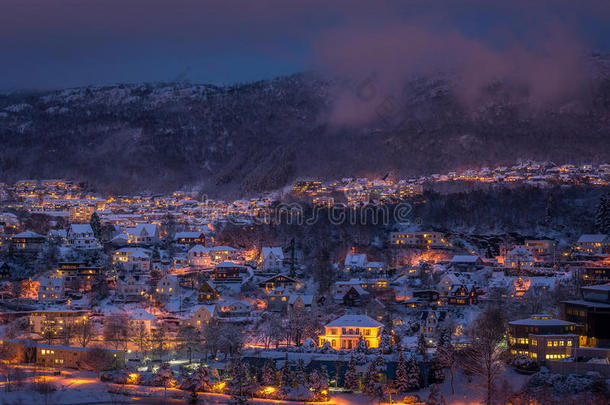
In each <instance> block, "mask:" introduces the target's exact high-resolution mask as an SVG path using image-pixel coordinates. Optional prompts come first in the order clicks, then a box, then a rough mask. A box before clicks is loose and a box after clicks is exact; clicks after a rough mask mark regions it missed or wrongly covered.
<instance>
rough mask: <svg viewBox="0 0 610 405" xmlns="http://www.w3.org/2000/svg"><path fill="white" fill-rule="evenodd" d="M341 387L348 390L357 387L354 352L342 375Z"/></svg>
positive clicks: (353, 389)
mask: <svg viewBox="0 0 610 405" xmlns="http://www.w3.org/2000/svg"><path fill="white" fill-rule="evenodd" d="M343 388H345V389H346V390H348V391H355V390H357V389H358V374H357V373H356V360H354V354H353V353H352V356H351V357H350V359H349V363H348V365H347V370H346V371H345V375H344V376H343Z"/></svg>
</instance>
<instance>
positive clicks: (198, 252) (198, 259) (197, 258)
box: [188, 245, 212, 267]
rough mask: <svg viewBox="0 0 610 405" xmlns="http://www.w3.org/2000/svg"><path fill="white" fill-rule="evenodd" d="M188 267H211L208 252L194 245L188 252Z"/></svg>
mask: <svg viewBox="0 0 610 405" xmlns="http://www.w3.org/2000/svg"><path fill="white" fill-rule="evenodd" d="M188 261H189V266H192V267H207V266H211V261H212V259H211V257H210V250H209V249H208V248H206V247H203V246H201V245H195V246H193V247H192V248H190V249H189V251H188Z"/></svg>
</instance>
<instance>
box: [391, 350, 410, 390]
mask: <svg viewBox="0 0 610 405" xmlns="http://www.w3.org/2000/svg"><path fill="white" fill-rule="evenodd" d="M394 386H395V388H396V389H397V390H398V392H407V391H408V390H409V383H408V378H407V362H406V361H405V356H404V354H403V352H402V349H399V351H398V365H397V367H396V379H395V380H394Z"/></svg>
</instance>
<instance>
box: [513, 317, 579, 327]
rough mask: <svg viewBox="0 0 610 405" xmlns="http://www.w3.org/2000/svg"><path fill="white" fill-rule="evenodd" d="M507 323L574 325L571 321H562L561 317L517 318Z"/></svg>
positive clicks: (522, 324)
mask: <svg viewBox="0 0 610 405" xmlns="http://www.w3.org/2000/svg"><path fill="white" fill-rule="evenodd" d="M508 324H509V325H519V326H570V325H575V324H574V323H573V322H568V321H562V320H561V319H537V318H536V319H534V318H527V319H519V320H516V321H511V322H509V323H508Z"/></svg>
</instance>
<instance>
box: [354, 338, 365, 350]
mask: <svg viewBox="0 0 610 405" xmlns="http://www.w3.org/2000/svg"><path fill="white" fill-rule="evenodd" d="M356 351H357V352H361V353H366V352H367V349H366V340H364V338H363V337H362V336H360V337H359V338H358V345H357V346H356Z"/></svg>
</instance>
